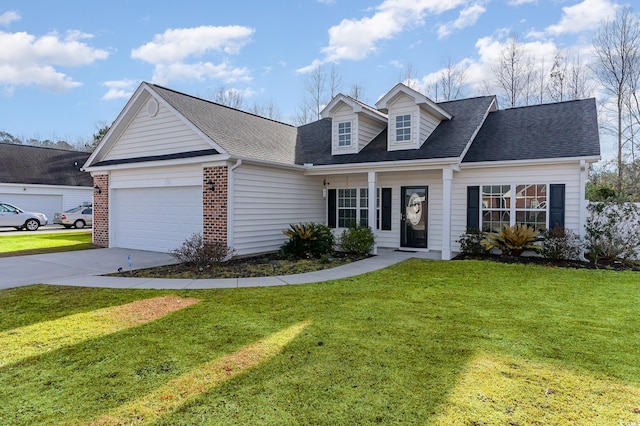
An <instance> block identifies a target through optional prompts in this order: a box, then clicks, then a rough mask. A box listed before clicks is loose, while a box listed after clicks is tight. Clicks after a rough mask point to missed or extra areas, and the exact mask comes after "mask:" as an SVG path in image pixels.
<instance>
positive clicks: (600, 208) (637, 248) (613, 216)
mask: <svg viewBox="0 0 640 426" xmlns="http://www.w3.org/2000/svg"><path fill="white" fill-rule="evenodd" d="M587 210H588V211H589V213H590V214H589V217H588V218H587V223H586V225H585V231H586V235H585V243H586V248H587V251H588V257H589V260H591V261H592V262H594V263H597V262H598V261H599V260H603V261H607V262H613V261H621V262H630V261H633V260H634V259H637V258H638V256H639V255H640V232H638V225H639V224H640V207H638V206H637V205H636V204H633V203H623V202H619V201H611V202H602V203H590V204H589V206H588V208H587Z"/></svg>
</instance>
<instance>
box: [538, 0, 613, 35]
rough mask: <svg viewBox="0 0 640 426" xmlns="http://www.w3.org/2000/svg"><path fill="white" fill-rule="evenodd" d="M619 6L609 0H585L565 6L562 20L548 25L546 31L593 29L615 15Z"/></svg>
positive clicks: (551, 32)
mask: <svg viewBox="0 0 640 426" xmlns="http://www.w3.org/2000/svg"><path fill="white" fill-rule="evenodd" d="M618 8H619V5H617V4H616V3H612V2H610V1H608V0H584V1H583V2H581V3H578V4H576V5H573V6H567V7H563V8H562V13H563V16H562V19H561V20H560V22H559V23H558V24H556V25H551V26H549V27H547V29H546V31H547V32H548V33H550V34H554V35H558V34H565V33H579V32H582V31H593V29H594V28H596V27H597V26H598V24H600V22H601V21H602V20H604V19H608V18H610V17H612V16H614V15H615V14H616V10H617V9H618Z"/></svg>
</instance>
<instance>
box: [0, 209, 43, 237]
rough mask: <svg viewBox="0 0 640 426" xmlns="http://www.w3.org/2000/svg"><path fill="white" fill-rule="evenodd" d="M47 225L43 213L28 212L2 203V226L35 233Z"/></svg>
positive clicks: (0, 210)
mask: <svg viewBox="0 0 640 426" xmlns="http://www.w3.org/2000/svg"><path fill="white" fill-rule="evenodd" d="M46 224H47V216H45V215H44V214H43V213H35V212H26V211H24V210H22V209H20V208H18V207H16V206H14V205H12V204H9V203H2V202H0V226H12V227H14V228H16V229H26V230H28V231H35V230H37V229H38V228H39V227H41V226H44V225H46Z"/></svg>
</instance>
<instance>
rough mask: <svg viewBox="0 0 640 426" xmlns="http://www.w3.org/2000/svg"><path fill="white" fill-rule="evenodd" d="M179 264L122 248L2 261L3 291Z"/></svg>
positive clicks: (0, 286)
mask: <svg viewBox="0 0 640 426" xmlns="http://www.w3.org/2000/svg"><path fill="white" fill-rule="evenodd" d="M129 256H130V258H131V265H132V267H133V269H141V268H150V267H153V266H161V265H168V264H171V263H176V261H175V259H174V258H173V257H171V256H169V255H168V254H166V253H156V252H151V251H143V250H131V249H122V248H104V249H94V250H79V251H69V252H62V253H49V254H35V255H31V256H14V257H4V258H0V289H5V288H11V287H18V286H23V285H29V284H39V283H42V282H46V281H49V280H53V279H55V280H58V279H60V278H63V279H64V278H76V277H83V276H93V275H101V274H106V273H110V272H117V271H118V268H122V269H123V270H124V271H128V270H129V261H128V258H129Z"/></svg>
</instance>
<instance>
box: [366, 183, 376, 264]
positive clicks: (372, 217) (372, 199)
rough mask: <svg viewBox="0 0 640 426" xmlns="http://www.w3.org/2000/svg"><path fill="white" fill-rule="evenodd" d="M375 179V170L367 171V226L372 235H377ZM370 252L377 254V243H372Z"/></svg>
mask: <svg viewBox="0 0 640 426" xmlns="http://www.w3.org/2000/svg"><path fill="white" fill-rule="evenodd" d="M376 180H377V174H376V172H368V182H369V206H368V209H367V210H368V211H369V213H368V216H369V228H371V232H373V236H374V237H375V238H376V240H377V237H378V231H377V230H376V201H377V200H376ZM371 254H378V244H377V243H375V244H374V245H373V250H372V251H371Z"/></svg>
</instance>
